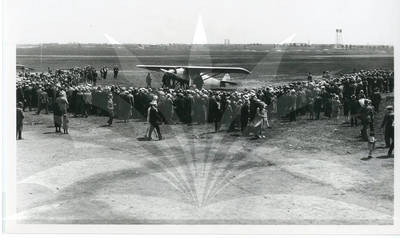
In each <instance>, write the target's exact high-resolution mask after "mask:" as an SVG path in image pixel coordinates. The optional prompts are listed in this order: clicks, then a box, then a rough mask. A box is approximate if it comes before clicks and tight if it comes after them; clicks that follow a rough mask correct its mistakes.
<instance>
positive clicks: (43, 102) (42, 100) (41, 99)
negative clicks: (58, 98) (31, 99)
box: [36, 88, 49, 115]
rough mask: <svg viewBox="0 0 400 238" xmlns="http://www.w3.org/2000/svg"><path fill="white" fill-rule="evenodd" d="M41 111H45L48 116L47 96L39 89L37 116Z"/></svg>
mask: <svg viewBox="0 0 400 238" xmlns="http://www.w3.org/2000/svg"><path fill="white" fill-rule="evenodd" d="M43 109H45V111H46V114H49V96H48V94H47V92H46V91H44V89H43V88H40V91H38V109H37V112H36V114H37V115H39V114H40V111H41V110H43Z"/></svg>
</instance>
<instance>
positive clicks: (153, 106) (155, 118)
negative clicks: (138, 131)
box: [147, 100, 162, 140]
mask: <svg viewBox="0 0 400 238" xmlns="http://www.w3.org/2000/svg"><path fill="white" fill-rule="evenodd" d="M160 121H161V118H160V114H159V112H158V108H157V101H156V100H153V101H151V102H150V107H149V109H148V110H147V122H148V123H149V124H150V127H149V134H148V135H147V139H148V140H151V134H152V133H153V131H154V129H156V132H157V136H158V140H162V135H161V131H160V126H159V123H160Z"/></svg>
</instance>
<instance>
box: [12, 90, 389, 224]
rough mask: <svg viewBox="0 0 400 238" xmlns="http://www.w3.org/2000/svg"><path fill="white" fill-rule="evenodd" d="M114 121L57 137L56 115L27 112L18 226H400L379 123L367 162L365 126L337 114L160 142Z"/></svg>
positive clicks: (173, 128) (89, 121) (199, 130)
mask: <svg viewBox="0 0 400 238" xmlns="http://www.w3.org/2000/svg"><path fill="white" fill-rule="evenodd" d="M385 96H386V95H385ZM391 103H393V101H392V99H389V100H388V101H386V99H384V103H383V104H384V105H386V104H391ZM384 105H383V106H384ZM382 116H383V113H382V112H381V113H380V114H378V115H377V118H376V121H375V126H376V128H378V126H379V123H380V122H381V120H382ZM106 120H107V118H105V117H94V116H91V117H89V118H71V119H70V128H71V129H70V134H69V135H64V134H56V133H54V128H53V127H52V123H53V122H52V116H51V115H39V116H36V115H33V112H27V113H26V119H25V129H24V133H23V137H24V139H23V140H20V141H17V208H18V216H17V219H18V221H19V222H22V223H63V224H66V223H68V224H69V223H79V224H82V223H92V224H93V223H95V224H111V223H112V224H138V223H162V224H392V223H393V165H394V160H393V158H386V157H385V154H386V153H387V149H384V148H383V147H382V146H383V145H384V142H383V135H382V130H380V129H377V130H376V133H377V139H378V142H377V147H378V148H377V150H376V151H375V154H374V156H375V157H374V158H372V159H369V160H368V159H366V157H367V153H368V152H367V149H366V148H367V144H366V142H361V141H359V138H358V137H357V136H358V135H359V130H360V127H357V128H354V127H353V128H351V127H349V125H348V124H341V123H340V122H339V123H334V122H333V121H332V120H328V119H323V120H320V121H310V120H307V119H306V118H304V117H303V118H300V119H299V120H298V121H297V122H293V123H284V122H280V121H278V120H276V119H275V118H274V117H273V119H272V122H271V125H272V129H268V130H267V131H266V134H267V138H266V139H259V140H253V139H251V138H247V137H242V136H239V133H238V132H237V133H227V132H226V131H222V132H220V133H213V132H212V131H213V125H203V126H201V125H192V126H188V125H182V124H177V125H163V126H162V127H161V130H162V133H163V136H164V138H165V140H163V141H150V142H149V141H142V140H141V138H142V137H143V135H144V134H145V131H146V127H147V124H146V123H145V122H143V121H137V120H135V121H130V122H128V123H122V122H119V121H118V120H117V121H116V122H115V123H114V124H113V126H112V127H105V126H104V124H105V122H106ZM225 129H226V128H225Z"/></svg>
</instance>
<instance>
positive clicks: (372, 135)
mask: <svg viewBox="0 0 400 238" xmlns="http://www.w3.org/2000/svg"><path fill="white" fill-rule="evenodd" d="M375 143H376V138H375V133H374V132H373V131H371V133H369V137H368V150H369V152H368V159H370V158H372V152H373V151H374V150H375Z"/></svg>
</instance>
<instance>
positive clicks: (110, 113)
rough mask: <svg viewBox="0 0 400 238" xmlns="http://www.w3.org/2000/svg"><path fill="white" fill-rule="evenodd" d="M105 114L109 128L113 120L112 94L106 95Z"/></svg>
mask: <svg viewBox="0 0 400 238" xmlns="http://www.w3.org/2000/svg"><path fill="white" fill-rule="evenodd" d="M107 113H108V121H107V124H108V126H111V125H112V123H113V119H114V101H113V95H112V93H109V94H108V98H107Z"/></svg>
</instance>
